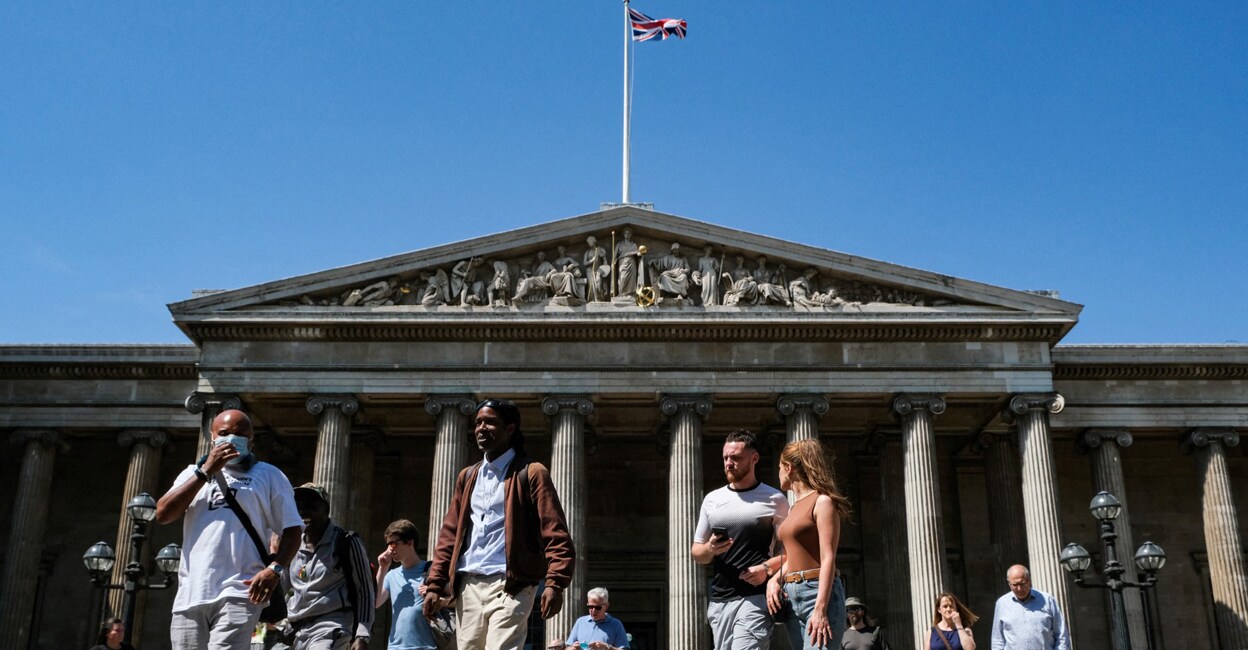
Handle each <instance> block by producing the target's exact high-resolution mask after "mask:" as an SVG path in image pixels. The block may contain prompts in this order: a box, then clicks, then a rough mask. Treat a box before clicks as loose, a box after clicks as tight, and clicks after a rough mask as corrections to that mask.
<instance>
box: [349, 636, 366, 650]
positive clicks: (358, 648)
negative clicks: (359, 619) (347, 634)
mask: <svg viewBox="0 0 1248 650" xmlns="http://www.w3.org/2000/svg"><path fill="white" fill-rule="evenodd" d="M351 650H368V639H365V638H363V637H358V636H357V637H355V640H353V641H351Z"/></svg>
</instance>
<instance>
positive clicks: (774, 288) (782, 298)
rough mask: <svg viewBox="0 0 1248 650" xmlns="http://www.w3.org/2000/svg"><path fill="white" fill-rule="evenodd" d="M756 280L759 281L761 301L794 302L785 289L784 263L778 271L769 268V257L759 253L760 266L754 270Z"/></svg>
mask: <svg viewBox="0 0 1248 650" xmlns="http://www.w3.org/2000/svg"><path fill="white" fill-rule="evenodd" d="M754 281H755V282H757V283H758V295H759V298H760V300H759V302H762V303H768V302H773V303H779V304H781V305H791V304H793V302H792V301H791V300H789V292H788V291H786V290H785V286H784V285H785V281H784V265H783V264H781V265H780V269H779V270H778V271H772V270H771V269H768V268H767V257H766V256H764V255H759V256H758V268H757V269H755V270H754Z"/></svg>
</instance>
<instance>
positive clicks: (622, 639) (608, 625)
mask: <svg viewBox="0 0 1248 650" xmlns="http://www.w3.org/2000/svg"><path fill="white" fill-rule="evenodd" d="M591 641H604V642H606V643H607V644H609V645H610V646H611V647H613V648H627V647H628V633H627V632H625V631H624V624H623V623H621V622H620V619H618V618H616V617H614V616H612V615H610V614H606V615H605V616H604V618H603V619H602V622H598V621H595V620H594V619H593V617H591V616H582V617H580V618H578V619H576V625H573V626H572V633H571V634H569V635H568V641H567V645H576V644H578V643H589V642H591Z"/></svg>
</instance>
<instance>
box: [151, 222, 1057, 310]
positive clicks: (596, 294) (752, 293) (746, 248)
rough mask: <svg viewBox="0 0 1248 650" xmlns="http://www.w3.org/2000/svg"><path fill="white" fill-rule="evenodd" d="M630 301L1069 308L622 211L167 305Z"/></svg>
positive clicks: (518, 306) (491, 306)
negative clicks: (674, 247) (593, 240)
mask: <svg viewBox="0 0 1248 650" xmlns="http://www.w3.org/2000/svg"><path fill="white" fill-rule="evenodd" d="M626 231H629V233H628V234H629V235H630V236H629V237H628V239H627V240H626ZM591 237H592V238H595V239H596V242H595V243H594V245H592V246H591V244H590V239H589V238H591ZM613 239H614V242H615V246H614V247H613V245H612V241H613ZM673 244H677V245H679V249H678V250H673ZM643 247H644V248H643ZM643 252H644V254H642V253H643ZM712 277H713V278H714V281H712V280H711V279H710V278H712ZM630 282H631V284H629V283H630ZM626 285H627V286H626ZM613 288H615V289H616V290H615V291H612V289H613ZM637 289H642V291H641V292H640V293H639V292H638V291H637ZM612 293H615V294H616V295H614V296H612V295H611V294H612ZM638 303H640V306H641V307H644V308H646V310H647V311H652V310H659V311H664V310H669V309H670V310H680V311H682V312H696V311H706V312H717V313H718V312H725V311H727V312H731V311H736V310H743V309H749V310H774V311H780V312H785V311H787V312H796V313H838V312H839V313H845V312H862V311H883V312H889V311H919V312H926V311H933V310H935V311H940V312H949V311H959V312H970V313H976V312H1001V311H1005V312H1026V313H1032V314H1036V313H1039V314H1051V315H1056V316H1065V317H1070V319H1071V324H1072V325H1073V319H1074V317H1075V316H1076V315H1077V314H1078V312H1079V310H1080V307H1079V306H1078V305H1075V304H1073V303H1069V302H1065V301H1062V300H1058V299H1055V298H1052V297H1048V296H1044V295H1039V294H1036V293H1031V292H1024V291H1015V290H1010V289H1004V288H1001V287H995V286H992V285H986V284H983V283H978V282H972V281H969V280H962V279H958V278H953V277H950V276H945V275H940V274H936V273H931V272H928V271H922V270H918V269H912V268H908V267H904V266H899V265H896V264H889V263H886V262H880V261H877V260H871V259H867V258H862V257H857V256H853V255H848V254H844V253H838V252H835V251H829V250H826V249H821V248H817V247H812V246H807V245H805V244H801V243H796V242H790V241H785V240H781V239H776V238H773V237H767V236H762V235H757V234H752V233H747V232H743V231H739V230H734V229H731V228H724V227H721V226H716V225H714V224H709V223H705V222H700V221H695V220H691V219H686V218H683V217H678V216H674V215H669V214H664V213H661V212H655V211H652V210H646V209H642V208H637V207H633V206H625V207H620V208H614V209H610V210H604V211H601V212H595V213H590V214H586V215H581V216H577V217H572V218H569V219H563V220H559V221H554V222H550V223H546V224H541V225H536V226H531V227H527V228H521V229H518V230H513V231H508V232H503V233H498V234H494V235H489V236H485V237H479V238H475V239H470V240H466V241H462V242H457V243H453V244H447V245H443V246H436V247H433V248H428V249H424V250H419V251H414V252H411V253H405V254H401V255H395V256H392V257H387V258H383V259H379V260H374V261H370V262H364V263H361V264H355V265H351V266H345V267H341V268H336V269H330V270H327V271H321V272H317V273H312V274H308V275H303V276H298V277H294V278H288V279H284V280H278V281H274V282H268V283H264V284H261V285H256V286H252V287H247V288H243V289H237V290H232V291H224V292H218V293H213V294H209V295H204V296H199V297H195V298H192V299H190V300H186V301H182V302H178V303H174V304H171V305H170V306H169V308H170V310H171V311H172V312H173V314H174V316H175V320H179V318H180V317H187V316H191V315H194V314H199V315H204V314H209V313H212V314H217V315H221V316H224V315H225V313H226V312H234V313H235V314H236V315H238V316H242V315H243V314H244V313H252V314H257V313H264V312H271V311H292V310H293V311H298V312H307V311H313V312H315V311H320V310H333V311H335V312H337V313H341V312H343V311H347V310H369V309H373V310H376V309H385V310H387V311H397V312H412V313H422V312H426V311H430V310H436V311H438V312H439V313H444V314H445V313H457V312H463V313H465V314H472V313H477V312H479V311H480V310H486V311H488V312H489V313H490V314H491V315H492V316H497V315H499V314H505V313H508V312H509V311H515V312H531V311H532V310H534V309H541V308H543V307H546V306H551V305H556V306H559V307H573V308H580V309H588V310H593V309H595V308H596V307H602V306H603V305H612V306H614V307H616V308H619V307H626V306H629V305H632V306H636V305H637V304H638ZM721 315H722V314H721Z"/></svg>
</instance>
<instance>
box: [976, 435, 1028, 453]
mask: <svg viewBox="0 0 1248 650" xmlns="http://www.w3.org/2000/svg"><path fill="white" fill-rule="evenodd" d="M1017 442H1018V438H1017V436H1016V435H1015V433H1014V432H1013V431H1000V430H997V429H991V430H984V431H980V432H979V433H976V434H974V435H973V436H972V437H971V443H970V445H969V448H970V450H971V451H972V452H974V453H976V454H982V453H984V452H985V451H987V449H988V448H989V447H992V446H994V445H1010V444H1016V443H1017Z"/></svg>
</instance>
